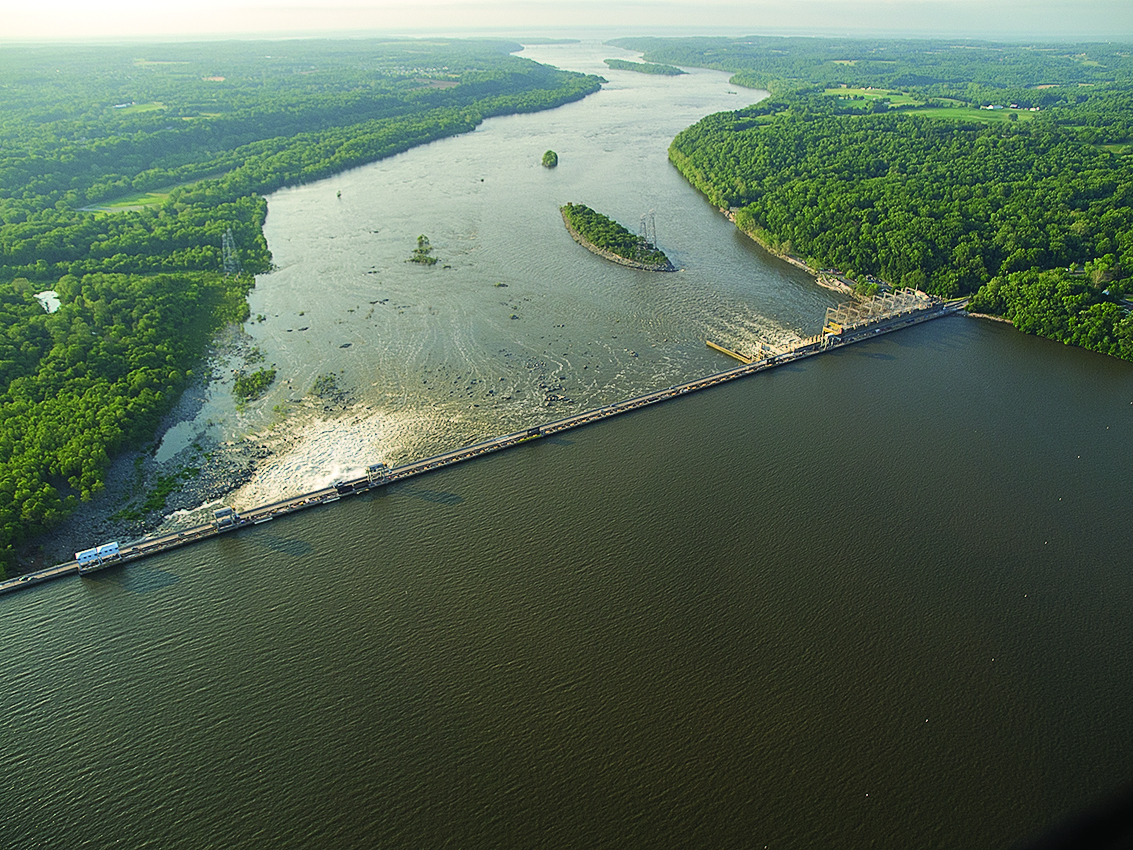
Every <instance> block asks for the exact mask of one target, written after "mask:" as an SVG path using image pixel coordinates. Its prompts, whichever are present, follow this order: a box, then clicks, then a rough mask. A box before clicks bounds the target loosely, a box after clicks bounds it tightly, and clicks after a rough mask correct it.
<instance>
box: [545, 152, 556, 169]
mask: <svg viewBox="0 0 1133 850" xmlns="http://www.w3.org/2000/svg"><path fill="white" fill-rule="evenodd" d="M558 164H559V155H558V154H557V153H555V152H554V151H547V152H546V153H545V154H543V167H544V168H554V167H555V166H556V165H558Z"/></svg>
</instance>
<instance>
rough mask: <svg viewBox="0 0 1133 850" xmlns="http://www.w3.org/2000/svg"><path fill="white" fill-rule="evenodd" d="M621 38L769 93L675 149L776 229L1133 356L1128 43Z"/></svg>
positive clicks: (742, 215) (788, 247) (708, 182)
mask: <svg viewBox="0 0 1133 850" xmlns="http://www.w3.org/2000/svg"><path fill="white" fill-rule="evenodd" d="M615 43H617V44H619V45H620V46H622V47H626V48H629V49H634V50H641V51H644V53H645V58H646V59H647V60H649V61H654V62H674V63H678V64H681V65H697V66H702V67H712V68H719V69H723V70H728V71H731V72H733V73H734V74H735V76H734V77H733V81H734V82H736V83H738V84H740V85H746V86H750V87H764V88H767V89H769V90H770V91H771V92H773V93H774V97H773V98H772V99H770V100H768V101H764V102H763V103H760V104H758V105H756V106H752V107H748V108H747V109H741V110H738V111H736V112H731V113H721V114H718V115H712V116H709V117H707V118H705V119H704V120H702V121H700V122H699V123H698V124H696V125H695V126H693V127H690V128H688V129H687V130H685V131H684V132H682V133H681V134H680V135H679V136H677V138H676V139H675V140H674V141H673V143H672V145H671V147H670V150H669V156H670V159H671V160H672V162H673V163H674V164H675V165H676V166H677V168H678V169H680V171H681V172H682V173H683V174H684V175H685V177H686V178H688V179H689V181H690V182H692V183H693V184H694V185H695V186H697V187H698V188H699V189H701V190H702V191H703V192H704V193H705V194H706V195H708V197H709V198H711V199H712V201H713V202H714V203H716V204H718V205H719V206H721V207H722V208H726V209H729V210H730V211H731V212H732V213H733V214H734V218H735V221H736V224H737V225H738V226H739V227H741V228H742V229H744V230H745V231H747V232H749V233H751V234H752V235H754V236H756V237H757V238H759V239H760V240H762V241H763V242H765V243H766V244H768V245H769V246H770V247H772V248H774V249H776V250H780V251H784V252H786V253H790V254H794V255H797V256H798V257H800V258H803V259H805V260H806V261H807V262H808V263H809V264H810V265H811V266H812V267H814V268H819V267H834V268H837V269H839V270H840V271H842V272H844V273H846V274H848V275H849V276H850V277H857V276H861V275H877V276H879V277H881V278H882V279H884V280H886V281H888V282H890V283H892V284H895V285H912V286H918V287H921V288H924V289H927V290H928V291H930V292H934V293H936V294H939V295H945V296H951V295H964V294H969V293H976V292H978V295H977V296H976V298H975V299H974V300H973V302H972V303H973V309H977V308H978V309H981V310H984V311H988V312H995V313H1000V314H1003V315H1007V316H1009V317H1010V318H1011V320H1012V321H1013V322H1014V323H1015V325H1016V326H1017V327H1018V328H1020V329H1021V330H1024V331H1027V332H1030V333H1039V334H1042V335H1045V336H1050V337H1052V338H1055V339H1059V340H1062V341H1064V342H1069V343H1072V344H1075V345H1082V346H1084V347H1087V348H1090V349H1092V350H1096V351H1102V352H1105V353H1107V354H1113V355H1115V356H1119V357H1125V358H1130V359H1133V351H1131V350H1130V347H1129V345H1128V342H1127V341H1128V339H1129V332H1130V331H1129V327H1130V322H1131V319H1130V318H1129V316H1128V309H1127V303H1125V302H1122V301H1121V298H1122V296H1123V295H1124V294H1125V293H1126V292H1128V291H1130V290H1131V289H1133V46H1130V45H1122V44H1085V45H1025V44H1013V45H1012V44H995V43H989V42H967V41H965V42H944V41H916V40H884V41H882V40H865V39H821V38H818V39H810V38H806V39H801V38H769V37H751V38H743V39H726V38H692V39H646V38H635V39H620V40H618V41H617V42H615ZM1072 268H1073V269H1079V270H1081V271H1082V272H1083V273H1082V274H1081V275H1076V274H1071V273H1070V272H1069V271H1068V270H1069V269H1072ZM1059 269H1061V270H1062V271H1057V270H1059Z"/></svg>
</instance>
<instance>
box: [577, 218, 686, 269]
mask: <svg viewBox="0 0 1133 850" xmlns="http://www.w3.org/2000/svg"><path fill="white" fill-rule="evenodd" d="M559 212H560V213H561V215H562V217H563V224H565V225H566V229H567V233H569V234H570V238H571V239H573V240H574V241H575V242H577V243H578V244H579V245H581V246H582V247H583V248H585V249H586V250H587V251H589V252H590V253H591V254H597V255H598V256H599V257H601V258H602V259H604V260H609V261H610V262H611V263H617V264H618V265H619V266H626V267H628V268H631V269H641V270H643V271H647V272H675V271H676V270H677V268H676V266H674V265H673V264H672V262H670V261H669V260H668V259H666V261H665V262H664V263H660V264H655V263H639V262H638V261H636V260H630V259H627V258H625V257H623V256H621V255H620V254H615V253H614V252H613V251H607V250H606V249H604V248H599V247H598V246H597V245H595V244H594V243H593V242H591V241H590V240H589V239H587V238H586V237H585V236H583V235H582V234H581V233H579V232H578V231H577V230H576V229H575V227H574V225H573V224H571V223H570V220H569V219H568V218H567V214H566V212H564V211H563V210H561V209H560V210H559Z"/></svg>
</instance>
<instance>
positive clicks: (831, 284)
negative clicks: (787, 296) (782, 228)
mask: <svg viewBox="0 0 1133 850" xmlns="http://www.w3.org/2000/svg"><path fill="white" fill-rule="evenodd" d="M720 212H721V213H723V214H724V218H726V219H728V221H730V222H731V223H732V224H736V212H735V210H730V209H728V208H727V207H720ZM736 227H737V229H738V230H739V231H740V232H741V233H743V234H744V235H745V236H747V237H748V238H749V239H751V241H752V242H754V243H755V244H757V245H758V246H759V247H760V248H762V249H763V250H764V251H766V252H767V253H768V254H771V255H772V256H773V257H778V258H779V259H780V260H783V261H784V262H788V263H790V264H791V265H792V266H794V267H795V268H799V269H802V270H803V271H804V272H806V273H807V274H809V275H810V276H811V277H813V278H814V282H815V283H817V284H818V285H819V286H821V287H823V288H825V289H829V290H831V291H833V292H837V293H838V294H839V295H849V296H851V297H853V298H859V296H858V294H857V293H856V292H854V288H853V287H852V286H850V285H849V284H848V283H846V282H845V281H842V280H839V279H838V278H836V277H833V276H832V275H828V274H822V273H821V272H816V271H815V270H814V269H812V268H811V267H810V266H808V265H807V264H806V263H804V262H803V261H802V260H800V259H799V258H798V257H795V256H792V255H791V254H786V253H784V252H782V251H778V250H776V249H775V248H772V247H771V246H770V245H768V244H767V242H766V241H764V240H763V239H761V238H759V236H757V235H756V234H754V233H752V232H751V231H750V230H744V229H743V228H742V227H740V226H739V225H738V224H736Z"/></svg>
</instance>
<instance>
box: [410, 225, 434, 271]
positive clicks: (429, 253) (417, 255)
mask: <svg viewBox="0 0 1133 850" xmlns="http://www.w3.org/2000/svg"><path fill="white" fill-rule="evenodd" d="M405 262H407V263H417V265H419V266H435V265H436V264H437V258H436V257H434V256H433V246H432V245H430V244H429V237H428V236H426V235H425V234H423V233H422V234H421V235H420V236H418V237H417V247H416V248H414V249H413V256H412V257H410V258H409V259H408V260H406V261H405Z"/></svg>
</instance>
